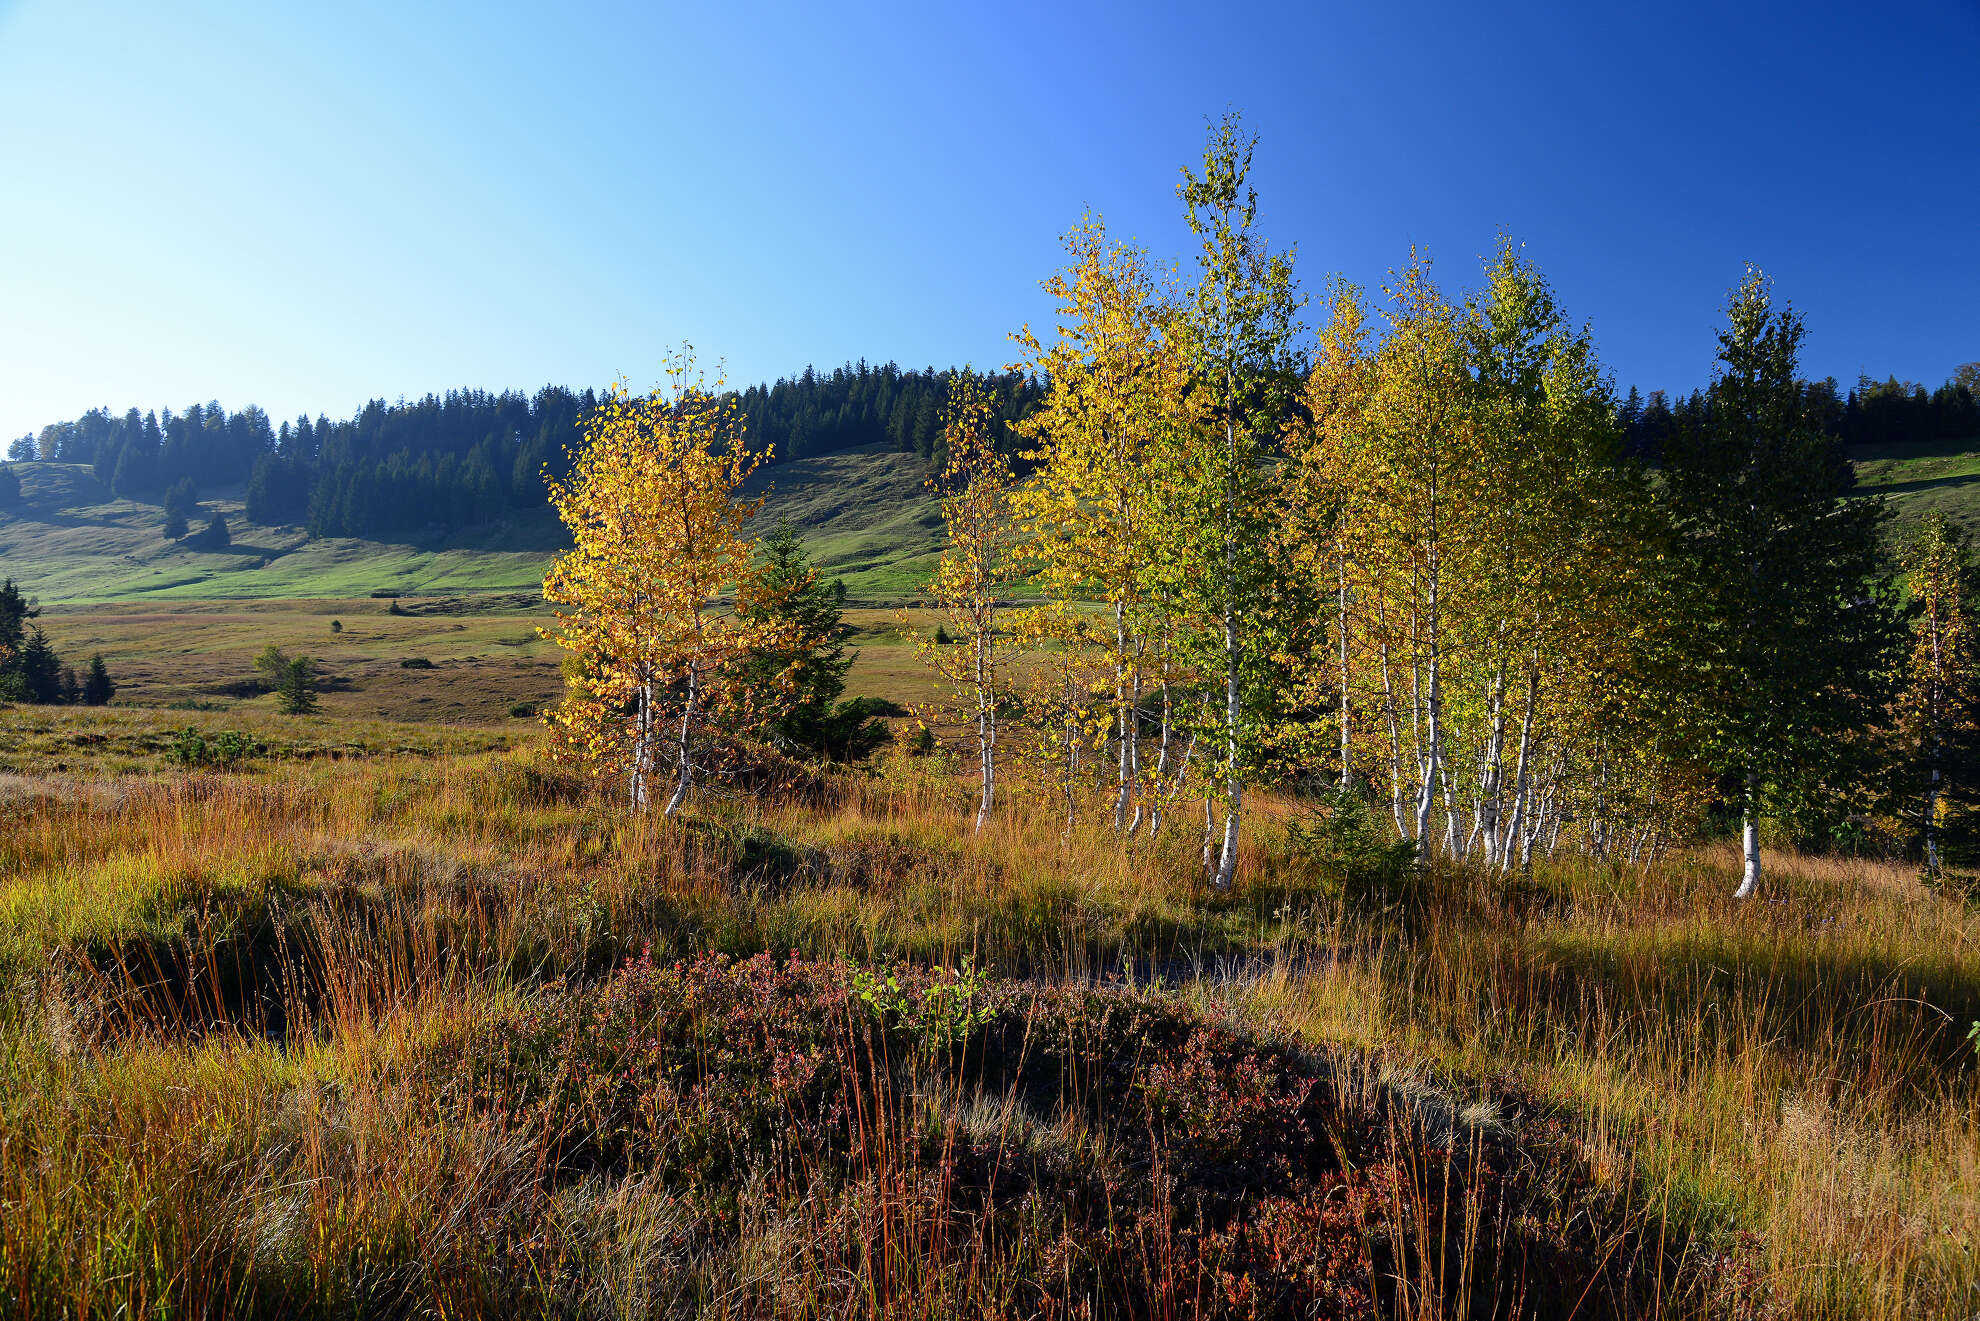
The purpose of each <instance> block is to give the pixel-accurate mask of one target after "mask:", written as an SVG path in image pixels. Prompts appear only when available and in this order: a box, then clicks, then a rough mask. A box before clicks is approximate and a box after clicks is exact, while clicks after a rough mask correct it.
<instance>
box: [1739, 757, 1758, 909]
mask: <svg viewBox="0 0 1980 1321" xmlns="http://www.w3.org/2000/svg"><path fill="white" fill-rule="evenodd" d="M1739 833H1740V844H1741V851H1742V853H1743V854H1744V856H1745V859H1746V867H1745V870H1744V871H1742V872H1741V873H1740V878H1739V889H1738V890H1736V891H1734V893H1733V898H1735V899H1749V898H1751V897H1752V896H1753V895H1754V893H1755V892H1756V891H1758V890H1759V888H1760V786H1759V781H1758V780H1757V779H1756V778H1755V776H1754V774H1753V772H1751V771H1748V772H1747V773H1746V799H1745V803H1744V811H1742V812H1741V814H1740V831H1739Z"/></svg>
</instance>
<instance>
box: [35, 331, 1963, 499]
mask: <svg viewBox="0 0 1980 1321" xmlns="http://www.w3.org/2000/svg"><path fill="white" fill-rule="evenodd" d="M956 372H957V369H955V368H948V369H944V370H940V371H938V370H936V369H935V368H933V367H925V368H923V369H921V370H920V371H904V370H902V369H901V368H900V367H899V366H897V365H896V364H894V363H887V364H885V365H881V366H875V365H873V364H870V363H868V362H866V361H865V360H863V359H862V360H861V361H859V362H856V363H848V364H846V365H845V366H842V367H837V368H834V369H833V370H832V371H830V372H829V373H828V372H821V371H818V370H816V369H814V368H812V367H806V368H805V369H804V371H803V372H801V373H799V374H798V375H797V376H795V377H790V378H786V379H782V380H778V381H776V382H774V383H772V384H769V385H753V386H750V387H749V388H748V389H745V390H742V391H740V392H738V393H737V395H736V400H737V403H738V404H739V406H740V409H741V411H742V413H743V415H744V416H745V417H746V419H747V437H748V443H749V444H750V446H751V447H752V448H753V449H755V450H756V451H758V452H759V453H762V452H766V451H767V453H768V462H769V463H771V464H773V465H774V464H779V463H787V462H790V461H791V460H793V459H802V458H808V457H813V456H816V455H820V454H833V453H838V452H840V451H843V450H848V449H853V448H856V447H859V446H866V445H880V444H884V445H888V446H890V447H892V448H894V449H896V450H899V451H901V452H903V453H914V454H919V455H921V456H922V457H923V458H924V459H927V460H929V461H930V463H931V464H933V463H935V462H936V461H937V460H939V458H940V457H941V455H940V449H941V443H942V441H941V432H942V426H941V412H942V407H943V404H944V402H945V400H946V399H947V397H948V392H949V384H950V382H951V381H952V380H953V379H954V377H955V375H956ZM985 380H986V382H987V384H988V386H989V389H990V392H991V396H992V399H993V403H994V406H995V409H996V418H995V420H996V422H997V423H998V424H999V425H998V428H997V433H998V435H999V436H1000V437H1003V443H1004V444H1005V446H1006V447H1007V451H1008V452H1009V453H1010V454H1011V457H1013V459H1016V460H1019V461H1020V462H1021V458H1020V456H1019V455H1018V453H1017V451H1018V450H1019V448H1021V447H1019V446H1018V445H1017V444H1016V442H1015V440H1014V439H1013V438H1012V435H1011V432H1010V430H1009V426H1008V424H1009V423H1012V422H1016V421H1019V420H1021V419H1022V418H1024V417H1026V416H1028V415H1029V414H1030V413H1031V412H1033V411H1034V410H1035V409H1036V408H1037V407H1038V404H1039V401H1040V400H1041V399H1042V398H1043V397H1044V393H1045V390H1046V389H1047V385H1048V383H1047V382H1046V381H1045V380H1044V379H1043V378H1041V377H1038V376H1035V375H1033V376H1027V375H1024V374H1022V373H993V374H991V375H989V376H988V377H986V378H985ZM1804 389H1805V390H1806V393H1807V399H1808V405H1809V411H1810V413H1811V415H1812V416H1814V417H1815V418H1816V419H1817V420H1818V422H1819V425H1820V426H1821V427H1822V429H1823V430H1824V431H1826V432H1827V433H1828V434H1831V435H1834V436H1837V437H1839V438H1840V439H1841V440H1842V442H1843V444H1844V445H1845V447H1847V448H1848V449H1850V450H1852V451H1861V450H1869V449H1873V448H1876V449H1881V448H1887V447H1894V446H1898V447H1901V446H1908V445H1929V444H1945V443H1949V442H1955V441H1965V440H1974V441H1975V442H1976V443H1980V363H1967V364H1965V365H1964V366H1962V367H1960V368H1958V369H1957V370H1956V371H1955V372H1954V373H1953V375H1952V377H1951V378H1950V379H1949V380H1947V381H1946V382H1945V383H1944V384H1942V385H1940V386H1939V387H1938V388H1936V389H1934V390H1927V389H1926V388H1925V387H1924V386H1923V385H1919V384H1917V383H1916V382H1907V381H1899V380H1898V379H1897V378H1896V377H1891V378H1889V379H1887V380H1884V381H1877V380H1873V379H1871V378H1869V377H1867V376H1866V377H1863V378H1860V379H1859V380H1858V381H1857V383H1856V385H1855V386H1854V387H1853V388H1851V389H1849V390H1847V391H1845V390H1843V389H1842V387H1841V386H1839V385H1838V383H1837V382H1836V380H1835V379H1834V378H1833V377H1830V378H1827V379H1825V380H1820V381H1811V382H1807V383H1806V384H1805V385H1804ZM598 402H599V395H598V393H597V392H596V391H594V390H591V389H585V390H572V389H569V388H567V387H564V386H545V387H543V388H542V389H540V390H538V391H537V392H536V393H535V394H534V395H525V394H523V393H521V392H520V391H513V390H511V391H502V392H500V393H495V392H490V391H487V390H450V391H448V392H447V393H446V394H444V395H433V394H429V395H426V396H424V397H423V398H420V399H418V400H414V401H407V400H404V399H401V400H399V401H398V402H396V403H390V402H387V401H386V400H383V399H373V400H371V401H370V402H369V403H367V404H365V406H364V407H363V408H361V409H360V410H358V412H357V414H356V415H355V416H353V417H351V418H348V419H345V420H342V421H332V420H331V419H330V418H328V417H323V416H319V417H317V418H315V419H311V418H309V417H307V416H303V417H299V418H297V419H296V420H295V421H293V422H282V423H276V422H274V421H273V420H272V419H271V418H270V417H269V415H268V414H267V412H265V411H264V410H263V409H261V408H259V407H257V406H255V405H252V404H250V405H248V406H247V407H245V408H242V409H240V410H239V411H237V412H229V411H228V410H227V409H225V408H224V407H222V406H221V405H220V404H219V403H217V402H209V403H205V404H199V403H195V404H191V405H189V406H188V407H187V408H186V409H185V410H184V411H183V412H179V413H174V412H173V411H172V410H171V409H169V408H168V409H166V410H165V412H164V414H163V416H162V417H161V416H159V415H158V414H156V413H153V412H146V413H140V412H139V411H138V410H137V409H136V408H131V409H127V410H126V411H125V412H124V413H123V414H122V415H118V414H116V413H113V412H112V411H111V410H109V409H108V408H97V409H92V410H91V411H89V412H87V413H85V414H83V415H82V416H81V417H79V418H77V419H76V420H75V421H73V422H57V423H53V424H51V425H49V426H45V427H43V428H42V429H41V431H40V432H39V433H38V434H36V435H32V436H22V437H20V438H19V439H17V440H15V441H13V442H12V444H11V445H10V446H9V447H8V451H7V456H8V458H10V459H14V460H33V459H41V460H44V461H48V462H54V463H80V464H87V465H89V467H90V468H91V469H92V470H93V471H94V472H95V474H96V476H97V478H98V479H99V480H101V481H102V482H103V483H104V484H105V485H107V486H108V487H109V488H110V489H111V490H112V491H113V492H114V493H116V494H117V495H119V496H121V497H124V498H126V499H136V500H145V501H152V502H161V503H162V502H164V501H165V499H166V496H167V495H168V494H169V493H170V492H172V491H173V490H174V488H182V489H185V484H186V483H190V484H191V486H190V488H189V491H188V492H187V494H185V495H182V497H181V499H182V501H184V502H185V503H191V502H192V501H193V500H196V499H197V498H198V496H199V495H200V494H203V493H207V492H211V491H214V490H217V489H227V488H236V487H241V486H243V485H244V486H245V488H246V504H247V508H246V514H247V517H248V520H249V521H250V522H254V523H260V524H264V525H278V524H293V525H298V526H302V527H306V528H308V530H309V532H310V534H311V535H312V536H322V537H336V536H345V537H376V536H388V535H405V534H412V533H418V532H420V531H422V530H425V529H429V528H431V527H433V526H435V525H438V526H440V527H442V528H445V529H447V530H454V529H458V528H463V527H471V526H474V525H476V524H481V523H487V522H490V521H493V520H494V519H497V518H500V517H502V516H503V515H504V514H507V513H509V512H511V511H516V510H536V509H540V508H541V507H542V505H543V499H544V493H545V490H546V481H547V480H548V479H553V478H558V477H562V476H564V475H566V474H567V473H568V471H569V462H570V458H569V452H570V450H571V448H572V447H573V446H574V445H576V444H577V443H578V442H579V441H580V440H581V439H582V430H583V420H584V419H585V418H586V417H587V416H589V415H590V414H591V413H592V411H593V410H594V409H595V408H596V407H597V405H598ZM1705 408H1706V397H1705V392H1704V391H1702V390H1697V391H1693V392H1692V393H1691V394H1689V395H1685V396H1680V397H1678V398H1677V399H1675V400H1673V399H1672V398H1671V397H1670V396H1669V395H1668V394H1667V393H1666V392H1664V391H1662V390H1653V391H1651V392H1650V393H1649V394H1648V395H1647V396H1646V395H1645V394H1643V393H1642V392H1641V391H1640V390H1638V389H1635V388H1632V389H1631V390H1630V391H1629V393H1628V395H1627V396H1626V397H1624V398H1623V399H1622V400H1621V401H1620V402H1619V404H1618V407H1617V415H1618V420H1619V421H1620V423H1621V424H1622V427H1623V431H1624V435H1625V437H1626V447H1627V448H1628V450H1629V451H1630V452H1632V453H1634V454H1637V455H1640V456H1642V457H1643V458H1645V459H1647V460H1649V461H1651V462H1653V463H1654V462H1660V461H1661V456H1662V453H1663V448H1664V444H1665V442H1666V440H1667V439H1668V438H1669V437H1670V436H1671V435H1672V434H1673V433H1674V432H1676V431H1677V430H1679V429H1681V428H1683V427H1684V426H1687V425H1693V424H1695V423H1696V422H1697V421H1698V419H1699V418H1701V417H1702V416H1703V413H1704V410H1705ZM0 472H4V470H0ZM5 486H6V483H4V482H0V490H4V488H5ZM4 503H5V497H4V494H0V504H4Z"/></svg>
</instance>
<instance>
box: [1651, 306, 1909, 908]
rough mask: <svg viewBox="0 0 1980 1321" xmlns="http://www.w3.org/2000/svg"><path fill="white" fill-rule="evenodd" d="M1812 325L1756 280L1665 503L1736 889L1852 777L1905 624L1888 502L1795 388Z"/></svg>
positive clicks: (1747, 886)
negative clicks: (1734, 839) (1773, 822)
mask: <svg viewBox="0 0 1980 1321" xmlns="http://www.w3.org/2000/svg"><path fill="white" fill-rule="evenodd" d="M1802 333H1803V332H1802V322H1801V318H1800V317H1798V316H1797V315H1796V314H1795V313H1794V311H1793V309H1792V308H1790V307H1788V306H1786V305H1784V304H1783V305H1779V306H1777V305H1776V304H1775V301H1774V298H1773V294H1772V290H1771V287H1770V284H1769V282H1768V281H1767V279H1766V278H1765V277H1764V276H1763V275H1762V274H1761V273H1760V272H1759V271H1757V270H1752V269H1749V270H1748V273H1747V276H1746V279H1745V280H1744V281H1743V282H1742V283H1741V284H1740V286H1739V288H1738V289H1737V290H1735V291H1734V292H1733V295H1732V299H1731V302H1730V304H1729V306H1728V308H1727V326H1726V328H1725V329H1724V330H1723V331H1721V332H1720V334H1719V361H1718V367H1717V370H1716V373H1715V375H1714V378H1713V381H1712V385H1711V388H1710V389H1709V390H1708V391H1707V392H1706V394H1705V396H1704V398H1703V399H1702V400H1700V401H1699V402H1698V403H1697V404H1695V405H1691V406H1688V407H1687V408H1686V409H1684V410H1683V411H1682V412H1680V414H1679V415H1678V420H1677V425H1676V426H1675V427H1674V428H1673V430H1672V432H1671V434H1670V436H1669V438H1668V440H1667V442H1666V446H1665V461H1666V462H1665V468H1664V493H1665V498H1666V499H1667V501H1668V506H1669V511H1670V514H1671V518H1672V522H1673V525H1674V527H1675V530H1676V546H1677V549H1678V550H1679V552H1680V554H1681V555H1682V556H1683V559H1684V566H1685V570H1686V573H1687V576H1688V577H1689V579H1690V588H1691V591H1690V593H1689V597H1690V599H1691V600H1692V601H1693V602H1695V603H1696V607H1697V614H1696V617H1695V619H1693V620H1691V621H1689V623H1690V627H1689V628H1688V629H1687V630H1686V633H1687V636H1688V639H1689V641H1688V646H1689V648H1690V655H1689V657H1688V660H1689V662H1690V665H1691V668H1692V671H1693V673H1694V675H1695V680H1696V681H1695V684H1694V685H1693V687H1692V692H1691V699H1692V706H1691V709H1690V711H1689V715H1690V718H1691V722H1692V728H1691V730H1690V731H1689V732H1690V733H1691V735H1692V736H1693V738H1694V739H1695V742H1696V746H1697V747H1698V749H1699V751H1700V753H1701V754H1702V755H1703V756H1704V757H1705V758H1706V759H1707V760H1708V761H1709V762H1710V764H1711V765H1712V766H1713V768H1714V769H1715V770H1716V771H1717V772H1718V773H1719V774H1720V775H1721V776H1722V777H1723V778H1724V780H1725V781H1726V783H1727V784H1728V785H1729V786H1730V793H1731V796H1732V798H1733V799H1734V801H1735V802H1736V803H1737V805H1738V808H1739V812H1740V816H1741V827H1742V831H1741V833H1742V843H1743V852H1744V856H1745V866H1744V870H1743V873H1742V875H1741V879H1740V885H1739V891H1738V893H1739V895H1740V896H1741V897H1745V896H1748V895H1751V894H1753V893H1754V891H1755V890H1756V889H1757V888H1758V886H1759V883H1760V839H1759V817H1760V813H1761V810H1762V807H1763V804H1768V805H1771V806H1772V807H1774V808H1782V807H1791V806H1793V805H1794V804H1796V803H1797V802H1806V801H1807V800H1808V798H1809V796H1810V795H1811V794H1812V793H1814V792H1817V791H1819V790H1821V789H1824V788H1829V789H1833V788H1835V787H1836V786H1837V785H1839V784H1841V783H1843V781H1844V779H1845V777H1843V776H1841V775H1838V774H1837V773H1836V772H1837V771H1839V770H1840V769H1842V766H1841V762H1840V760H1839V758H1840V756H1841V754H1843V753H1845V752H1846V751H1847V750H1848V749H1849V748H1850V747H1851V746H1852V743H1853V738H1852V735H1853V734H1854V732H1855V731H1858V730H1861V729H1863V728H1864V727H1866V726H1867V725H1868V723H1870V718H1871V715H1872V712H1873V711H1874V709H1875V707H1876V706H1878V705H1880V704H1881V701H1882V696H1883V692H1884V689H1883V683H1884V680H1885V678H1886V675H1887V671H1888V663H1889V660H1890V657H1891V654H1892V647H1893V645H1894V644H1895V642H1896V640H1897V629H1896V621H1895V617H1894V614H1893V611H1892V610H1891V607H1890V602H1889V599H1888V584H1887V583H1885V581H1884V579H1883V578H1882V565H1881V557H1880V554H1879V547H1878V531H1879V529H1880V527H1881V526H1882V524H1883V521H1884V519H1885V517H1886V511H1885V509H1884V507H1883V506H1882V505H1881V503H1879V502H1877V501H1875V500H1845V499H1844V498H1843V497H1845V496H1846V495H1848V494H1849V492H1850V490H1851V488H1852V486H1853V485H1854V483H1855V476H1854V473H1853V470H1852V469H1851V467H1850V465H1849V461H1848V460H1847V458H1845V457H1844V454H1843V450H1842V444H1841V442H1840V441H1839V440H1838V439H1837V438H1836V437H1834V436H1832V435H1829V434H1826V433H1824V432H1823V431H1822V430H1821V429H1820V428H1819V427H1818V426H1816V425H1814V424H1813V421H1812V419H1811V418H1810V416H1809V413H1808V410H1807V408H1806V397H1805V392H1804V390H1803V388H1802V386H1801V383H1800V382H1799V381H1798V380H1797V379H1796V371H1797V367H1798V357H1799V353H1800V348H1801V339H1802Z"/></svg>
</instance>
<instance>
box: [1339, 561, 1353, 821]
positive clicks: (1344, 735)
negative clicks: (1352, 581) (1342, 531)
mask: <svg viewBox="0 0 1980 1321" xmlns="http://www.w3.org/2000/svg"><path fill="white" fill-rule="evenodd" d="M1335 556H1336V558H1335V568H1336V572H1337V573H1338V574H1339V577H1340V587H1339V594H1338V599H1337V605H1336V609H1335V615H1334V637H1335V642H1336V644H1337V645H1338V647H1339V649H1340V670H1341V676H1340V677H1341V791H1342V792H1343V793H1345V792H1346V791H1347V790H1349V789H1352V788H1353V787H1354V745H1353V743H1352V742H1351V741H1350V739H1349V732H1350V729H1351V718H1352V713H1351V708H1350V707H1349V705H1348V579H1347V551H1346V550H1345V549H1344V548H1341V547H1338V546H1337V547H1336V550H1335Z"/></svg>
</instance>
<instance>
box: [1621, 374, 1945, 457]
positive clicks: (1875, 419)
mask: <svg viewBox="0 0 1980 1321" xmlns="http://www.w3.org/2000/svg"><path fill="white" fill-rule="evenodd" d="M1801 389H1802V391H1803V394H1804V401H1803V407H1804V408H1806V409H1807V410H1808V412H1809V414H1810V416H1811V417H1813V418H1814V419H1815V422H1816V425H1818V426H1819V427H1820V428H1821V429H1822V430H1823V431H1824V432H1826V433H1828V434H1829V435H1832V436H1835V437H1837V438H1838V439H1839V440H1841V441H1842V443H1843V445H1844V447H1845V448H1847V449H1849V450H1851V451H1853V452H1856V453H1859V454H1860V453H1862V452H1864V451H1872V450H1887V449H1895V450H1902V449H1905V448H1907V447H1913V448H1921V449H1922V448H1924V447H1926V446H1931V445H1946V444H1970V445H1980V362H1968V363H1962V364H1961V365H1960V366H1959V367H1956V368H1955V369H1954V370H1953V373H1952V375H1951V376H1950V377H1949V378H1948V379H1947V380H1946V382H1945V383H1944V384H1943V385H1941V386H1939V387H1938V388H1937V389H1935V390H1929V391H1928V390H1927V389H1926V388H1925V387H1924V386H1922V385H1920V384H1918V383H1917V382H1916V381H1900V380H1898V378H1897V377H1895V376H1892V377H1889V378H1887V379H1885V380H1882V381H1879V380H1876V379H1874V378H1872V377H1869V376H1859V377H1858V378H1857V380H1856V384H1855V386H1854V387H1853V388H1851V389H1850V390H1849V391H1848V392H1847V393H1844V392H1843V390H1842V388H1841V387H1840V386H1839V385H1838V384H1837V382H1836V378H1835V377H1833V376H1830V377H1827V378H1825V379H1823V380H1820V381H1804V382H1802V383H1801ZM1708 403H1709V401H1708V399H1707V398H1706V393H1705V391H1703V390H1694V391H1692V392H1691V393H1690V394H1689V395H1685V396H1682V397H1680V398H1678V399H1677V400H1675V401H1673V400H1672V399H1671V397H1670V396H1669V395H1668V394H1666V393H1665V392H1664V391H1662V390H1652V391H1651V392H1650V393H1649V394H1648V395H1647V396H1646V395H1645V394H1644V393H1643V392H1642V391H1641V390H1639V389H1637V388H1636V387H1635V386H1631V387H1630V391H1629V394H1628V395H1627V396H1626V397H1625V398H1624V399H1623V400H1622V402H1621V404H1620V405H1619V408H1618V420H1619V421H1620V422H1621V423H1622V427H1623V434H1624V437H1625V441H1626V444H1627V445H1628V447H1629V449H1630V450H1631V451H1632V452H1634V453H1637V454H1641V455H1643V456H1646V457H1648V458H1650V459H1652V460H1655V459H1656V458H1657V457H1658V456H1659V455H1661V454H1662V453H1663V444H1664V440H1665V439H1666V438H1667V437H1669V436H1670V435H1671V434H1672V433H1673V432H1675V431H1677V430H1679V429H1680V428H1682V427H1685V426H1690V425H1695V424H1696V422H1697V420H1698V419H1699V418H1700V417H1701V416H1702V415H1703V412H1704V410H1705V409H1706V407H1707V406H1708Z"/></svg>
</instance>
